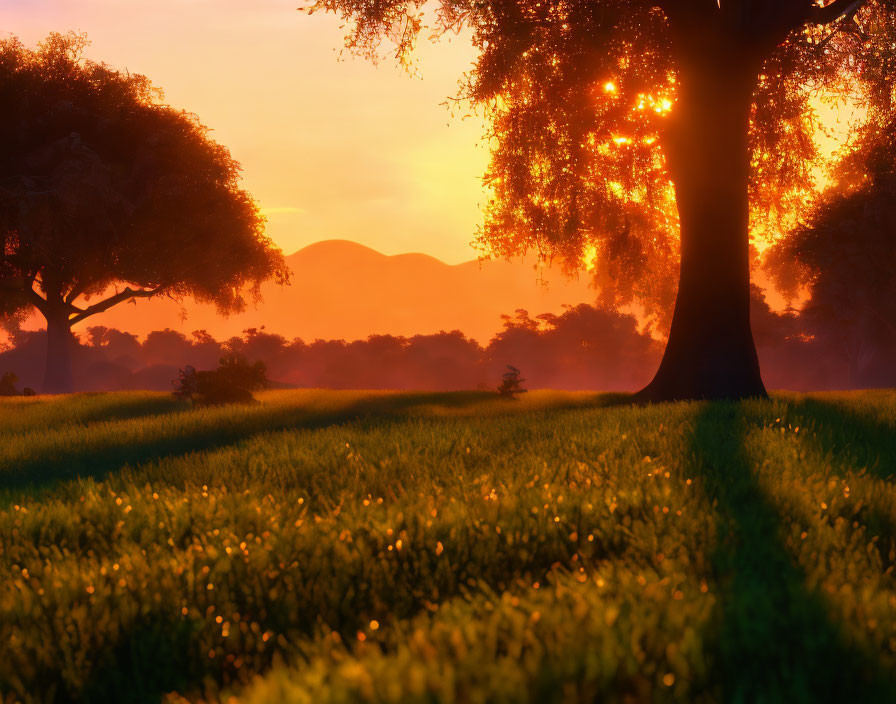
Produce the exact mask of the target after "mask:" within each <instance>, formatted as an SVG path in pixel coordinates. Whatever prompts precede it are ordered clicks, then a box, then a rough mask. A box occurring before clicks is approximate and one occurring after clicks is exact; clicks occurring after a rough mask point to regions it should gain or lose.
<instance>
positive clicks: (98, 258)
mask: <svg viewBox="0 0 896 704" xmlns="http://www.w3.org/2000/svg"><path fill="white" fill-rule="evenodd" d="M85 46H86V40H85V39H84V37H83V36H80V35H74V34H69V35H65V36H63V35H59V34H52V35H50V37H49V38H48V39H47V40H46V41H45V42H44V43H43V44H41V45H40V46H39V47H38V48H37V49H35V50H30V49H27V48H25V47H24V46H23V45H22V44H21V43H20V42H19V41H18V40H16V39H8V40H4V41H2V42H0V103H2V105H3V110H2V111H0V133H2V134H3V140H2V147H0V237H2V240H3V241H2V247H0V317H2V316H4V315H5V316H6V317H7V318H10V317H12V316H15V315H17V314H18V315H21V314H22V312H23V311H27V310H29V309H32V308H36V309H37V310H38V311H39V312H40V313H41V314H42V315H43V316H44V317H45V318H46V321H47V333H48V354H47V366H46V376H45V382H44V391H45V392H50V393H56V392H65V391H69V390H71V388H72V377H71V348H72V332H71V329H72V326H73V325H77V324H78V323H81V322H82V321H84V320H86V319H87V318H90V317H91V316H94V315H96V314H98V313H102V312H103V311H105V310H108V309H109V308H111V307H112V306H115V305H118V304H119V303H124V302H126V301H134V300H135V299H137V298H148V297H152V296H160V295H167V296H171V297H174V298H181V297H184V296H192V297H194V298H196V299H198V300H203V301H208V302H213V303H215V304H216V305H217V306H218V309H219V310H220V311H221V312H222V313H226V312H230V311H237V310H239V309H241V308H242V307H243V306H244V305H245V301H244V297H243V296H244V291H245V290H246V288H247V287H249V288H250V289H251V290H252V291H253V292H254V293H255V295H257V293H258V287H259V285H260V284H261V283H262V282H263V281H264V280H266V279H268V278H271V277H274V278H276V279H278V280H280V281H285V280H286V278H287V271H286V268H285V264H284V260H283V257H282V254H281V253H280V251H279V250H277V249H276V248H275V247H274V246H273V245H272V243H271V241H270V240H268V239H267V238H266V237H265V236H264V234H263V233H264V220H263V218H262V217H261V215H260V213H259V211H258V208H257V207H256V205H255V203H254V202H253V200H252V198H251V197H250V196H249V194H247V193H246V192H245V191H243V190H241V189H240V188H239V185H238V178H239V165H238V164H237V163H236V162H235V161H234V160H233V159H232V158H231V156H230V153H229V152H228V151H227V149H225V148H224V147H222V146H220V145H218V144H216V143H215V142H213V141H212V140H211V139H209V136H208V131H207V129H206V128H205V127H203V126H202V125H201V124H200V123H199V121H198V120H197V119H196V117H195V116H193V115H191V114H189V113H185V112H181V111H178V110H175V109H173V108H171V107H169V106H167V105H165V104H164V103H162V102H161V95H160V93H159V91H157V90H156V89H155V88H153V87H152V85H151V84H150V82H149V80H148V79H146V78H144V77H143V76H139V75H132V74H128V73H122V72H118V71H115V70H113V69H111V68H109V67H108V66H105V65H103V64H97V63H94V62H91V61H88V60H86V59H84V58H83V56H82V52H83V49H84V47H85ZM113 288H114V292H113V293H110V290H111V289H113Z"/></svg>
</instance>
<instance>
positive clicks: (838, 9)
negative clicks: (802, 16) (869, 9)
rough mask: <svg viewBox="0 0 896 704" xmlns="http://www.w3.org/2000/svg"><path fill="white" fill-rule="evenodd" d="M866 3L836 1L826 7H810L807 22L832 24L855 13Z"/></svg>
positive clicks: (859, 1)
mask: <svg viewBox="0 0 896 704" xmlns="http://www.w3.org/2000/svg"><path fill="white" fill-rule="evenodd" d="M866 2H867V0H834V2H832V3H831V4H830V5H825V6H824V7H810V8H809V11H808V12H807V14H806V22H811V23H812V24H830V23H831V22H836V21H837V20H839V19H840V18H841V17H843V16H844V15H846V14H849V13H850V12H855V11H856V10H858V9H859V8H860V7H862V5H864V4H865V3H866Z"/></svg>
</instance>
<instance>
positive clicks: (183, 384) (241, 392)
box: [174, 354, 268, 406]
mask: <svg viewBox="0 0 896 704" xmlns="http://www.w3.org/2000/svg"><path fill="white" fill-rule="evenodd" d="M174 383H175V385H176V386H177V388H176V389H175V391H174V396H175V397H177V398H181V399H186V400H189V401H191V402H192V403H193V404H194V405H197V406H220V405H223V404H226V403H249V402H251V401H254V400H255V399H254V397H253V396H252V392H253V391H256V390H258V389H263V388H265V386H267V383H268V380H267V367H266V366H265V364H264V362H255V363H254V364H249V362H248V361H246V359H245V358H244V357H242V356H240V355H237V354H232V355H228V356H226V357H222V358H221V364H220V366H219V367H218V368H217V369H215V370H214V371H197V370H196V368H195V367H193V366H191V365H187V366H186V367H185V368H184V369H181V370H180V373H179V376H178V379H177V381H175V382H174Z"/></svg>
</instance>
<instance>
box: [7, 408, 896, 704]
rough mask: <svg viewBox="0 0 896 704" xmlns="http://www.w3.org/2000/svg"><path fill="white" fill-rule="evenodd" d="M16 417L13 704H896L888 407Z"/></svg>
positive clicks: (894, 459)
mask: <svg viewBox="0 0 896 704" xmlns="http://www.w3.org/2000/svg"><path fill="white" fill-rule="evenodd" d="M260 400H261V402H260V403H259V404H255V405H250V406H233V407H225V408H216V409H202V410H189V409H187V408H185V407H183V406H181V405H179V404H176V403H174V402H172V401H171V400H170V399H169V398H168V397H165V396H163V395H154V394H114V395H100V396H75V397H69V398H58V399H40V398H39V399H32V400H29V401H27V402H22V401H19V400H16V401H2V400H0V439H2V444H0V491H2V503H0V570H2V574H3V576H4V582H3V585H2V587H0V644H3V645H0V647H2V648H3V653H2V657H0V691H2V692H4V693H5V694H6V695H7V696H8V698H9V699H11V700H22V701H96V700H99V701H109V700H126V701H141V700H142V701H158V700H159V699H160V698H162V697H165V696H167V697H169V698H170V699H172V700H177V699H180V698H186V699H188V700H191V701H192V700H197V699H208V700H218V699H221V700H229V699H230V698H231V697H236V698H237V699H238V700H245V701H247V702H269V701H294V702H326V701H333V702H337V701H338V702H350V701H383V702H385V701H444V702H455V701H456V702H475V701H507V702H524V701H532V702H542V701H558V702H559V701H583V702H584V701H589V702H590V701H595V700H599V701H620V702H623V701H625V702H628V701H634V702H639V701H705V702H713V701H744V702H747V701H760V700H762V701H793V702H800V701H807V702H808V701H889V700H894V697H896V683H894V677H893V672H894V671H896V580H894V573H893V570H894V565H896V490H894V485H893V479H892V475H893V474H894V473H896V421H894V418H896V393H891V392H867V393H855V394H839V395H819V396H812V397H804V396H796V395H781V396H777V397H776V398H775V399H774V400H772V401H768V402H747V403H743V404H706V403H694V404H670V405H665V406H656V407H648V408H632V407H627V406H623V405H618V402H619V401H620V400H621V399H620V398H619V397H618V396H615V397H614V396H595V395H593V394H558V393H548V392H537V393H530V394H527V395H526V397H524V398H522V399H520V400H514V401H507V400H501V399H497V398H495V397H494V396H493V395H489V394H479V393H468V394H389V393H364V392H324V391H302V392H292V391H290V392H268V393H265V394H262V395H261V396H260Z"/></svg>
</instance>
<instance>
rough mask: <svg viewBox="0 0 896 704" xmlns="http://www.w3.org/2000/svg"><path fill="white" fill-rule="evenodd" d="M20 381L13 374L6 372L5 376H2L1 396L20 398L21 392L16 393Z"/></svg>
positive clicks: (0, 382) (0, 383) (0, 380)
mask: <svg viewBox="0 0 896 704" xmlns="http://www.w3.org/2000/svg"><path fill="white" fill-rule="evenodd" d="M18 380H19V377H17V376H16V375H15V374H13V373H12V372H4V373H3V376H0V396H18V395H19V392H18V391H16V382H17V381H18Z"/></svg>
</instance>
